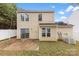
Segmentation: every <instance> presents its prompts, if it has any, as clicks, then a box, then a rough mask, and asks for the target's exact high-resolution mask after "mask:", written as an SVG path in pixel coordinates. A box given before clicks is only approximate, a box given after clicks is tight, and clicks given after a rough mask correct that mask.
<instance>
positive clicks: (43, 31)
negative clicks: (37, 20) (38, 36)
mask: <svg viewBox="0 0 79 59" xmlns="http://www.w3.org/2000/svg"><path fill="white" fill-rule="evenodd" d="M45 36H46V29H45V28H42V37H45Z"/></svg>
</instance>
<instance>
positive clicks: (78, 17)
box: [67, 11, 79, 41]
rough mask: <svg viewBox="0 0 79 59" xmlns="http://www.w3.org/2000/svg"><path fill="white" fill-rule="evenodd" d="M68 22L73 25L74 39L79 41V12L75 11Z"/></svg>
mask: <svg viewBox="0 0 79 59" xmlns="http://www.w3.org/2000/svg"><path fill="white" fill-rule="evenodd" d="M67 22H68V23H70V24H73V25H74V26H73V38H74V39H75V40H77V41H79V11H74V12H73V13H72V15H71V16H70V17H69V18H68V19H67Z"/></svg>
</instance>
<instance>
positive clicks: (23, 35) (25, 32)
mask: <svg viewBox="0 0 79 59" xmlns="http://www.w3.org/2000/svg"><path fill="white" fill-rule="evenodd" d="M21 38H29V29H28V28H22V29H21Z"/></svg>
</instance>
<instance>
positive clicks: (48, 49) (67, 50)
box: [0, 41, 79, 56]
mask: <svg viewBox="0 0 79 59" xmlns="http://www.w3.org/2000/svg"><path fill="white" fill-rule="evenodd" d="M39 48H40V49H39V51H2V50H1V51H0V55H17V56H61V55H67V56H71V55H79V42H77V44H76V45H69V44H67V43H64V42H62V41H57V42H39Z"/></svg>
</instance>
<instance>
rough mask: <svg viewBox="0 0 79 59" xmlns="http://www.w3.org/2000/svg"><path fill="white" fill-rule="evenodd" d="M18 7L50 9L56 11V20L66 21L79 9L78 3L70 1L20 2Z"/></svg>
mask: <svg viewBox="0 0 79 59" xmlns="http://www.w3.org/2000/svg"><path fill="white" fill-rule="evenodd" d="M16 6H17V8H22V9H26V10H38V11H39V10H49V11H54V12H55V21H66V19H67V18H69V16H71V15H72V13H73V12H74V11H76V10H79V6H78V5H77V4H70V3H18V4H16Z"/></svg>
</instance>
